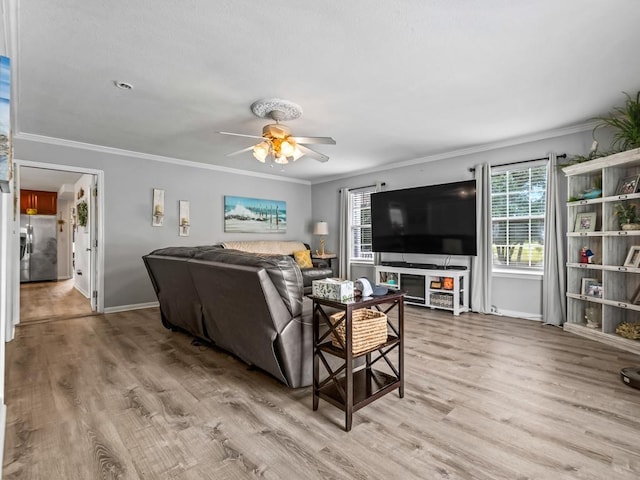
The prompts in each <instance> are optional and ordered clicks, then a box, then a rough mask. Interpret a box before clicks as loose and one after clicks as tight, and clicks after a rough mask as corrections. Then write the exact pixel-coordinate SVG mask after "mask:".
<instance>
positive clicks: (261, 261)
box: [194, 248, 304, 317]
mask: <svg viewBox="0 0 640 480" xmlns="http://www.w3.org/2000/svg"><path fill="white" fill-rule="evenodd" d="M194 259H195V260H209V261H212V262H222V263H229V264H232V265H246V266H250V267H260V268H264V269H265V271H266V272H267V274H268V275H269V277H270V278H271V281H272V282H273V284H274V285H275V287H276V288H277V290H278V293H279V295H280V296H281V297H282V301H283V302H284V304H285V305H286V307H287V309H288V310H289V313H290V314H291V316H293V317H296V316H298V315H300V314H301V313H302V295H303V288H304V286H303V281H302V273H301V272H300V269H299V268H298V267H297V265H296V263H295V261H294V260H293V257H289V256H287V255H268V254H263V253H249V252H244V251H240V250H232V249H229V248H223V249H217V250H203V251H200V252H198V253H196V255H195V256H194Z"/></svg>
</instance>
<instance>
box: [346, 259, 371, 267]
mask: <svg viewBox="0 0 640 480" xmlns="http://www.w3.org/2000/svg"><path fill="white" fill-rule="evenodd" d="M349 265H370V266H372V267H373V265H374V264H373V260H371V261H368V260H349Z"/></svg>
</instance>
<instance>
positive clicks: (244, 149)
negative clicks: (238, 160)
mask: <svg viewBox="0 0 640 480" xmlns="http://www.w3.org/2000/svg"><path fill="white" fill-rule="evenodd" d="M250 150H253V145H251V146H250V147H247V148H243V149H242V150H238V151H237V152H233V153H227V155H225V156H227V157H233V156H234V155H239V154H241V153H244V152H248V151H250Z"/></svg>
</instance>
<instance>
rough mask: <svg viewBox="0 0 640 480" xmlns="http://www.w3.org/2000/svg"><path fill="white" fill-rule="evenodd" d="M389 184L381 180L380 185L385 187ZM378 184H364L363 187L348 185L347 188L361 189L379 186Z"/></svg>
mask: <svg viewBox="0 0 640 480" xmlns="http://www.w3.org/2000/svg"><path fill="white" fill-rule="evenodd" d="M386 185H387V184H386V183H385V182H380V186H382V187H384V186H386ZM377 186H378V185H377V184H375V183H374V184H373V185H362V186H361V187H347V190H360V189H361V188H371V187H377Z"/></svg>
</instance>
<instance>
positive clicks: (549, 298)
mask: <svg viewBox="0 0 640 480" xmlns="http://www.w3.org/2000/svg"><path fill="white" fill-rule="evenodd" d="M564 209H565V205H564V204H563V203H562V201H561V200H560V193H559V188H558V161H557V158H556V154H555V153H550V154H549V163H548V164H547V206H546V212H545V219H546V221H545V230H544V276H543V277H542V321H543V323H545V324H549V325H558V326H560V325H562V324H563V323H564V322H565V321H566V319H567V300H566V297H565V291H566V279H565V252H564V242H565V238H564V231H565V228H564V224H563V219H564Z"/></svg>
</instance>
